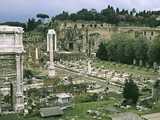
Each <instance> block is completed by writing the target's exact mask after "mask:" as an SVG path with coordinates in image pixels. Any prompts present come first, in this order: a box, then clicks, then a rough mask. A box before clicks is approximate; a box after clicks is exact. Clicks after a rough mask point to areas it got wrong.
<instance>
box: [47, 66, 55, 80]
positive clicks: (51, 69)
mask: <svg viewBox="0 0 160 120" xmlns="http://www.w3.org/2000/svg"><path fill="white" fill-rule="evenodd" d="M48 77H49V78H54V77H55V67H54V64H50V66H49V67H48Z"/></svg>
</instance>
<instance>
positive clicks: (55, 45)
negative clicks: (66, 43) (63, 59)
mask: <svg viewBox="0 0 160 120" xmlns="http://www.w3.org/2000/svg"><path fill="white" fill-rule="evenodd" d="M54 51H57V34H56V33H55V35H54Z"/></svg>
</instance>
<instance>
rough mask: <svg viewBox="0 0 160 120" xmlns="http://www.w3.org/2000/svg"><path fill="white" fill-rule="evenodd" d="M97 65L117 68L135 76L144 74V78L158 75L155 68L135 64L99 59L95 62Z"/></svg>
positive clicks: (98, 66)
mask: <svg viewBox="0 0 160 120" xmlns="http://www.w3.org/2000/svg"><path fill="white" fill-rule="evenodd" d="M95 67H97V68H105V69H110V70H116V71H119V72H126V73H130V74H133V75H135V76H138V75H139V76H143V77H144V78H156V77H158V72H155V71H154V70H153V69H151V68H150V69H149V68H145V67H139V66H134V65H126V64H120V63H115V62H109V61H100V60H97V61H96V62H95Z"/></svg>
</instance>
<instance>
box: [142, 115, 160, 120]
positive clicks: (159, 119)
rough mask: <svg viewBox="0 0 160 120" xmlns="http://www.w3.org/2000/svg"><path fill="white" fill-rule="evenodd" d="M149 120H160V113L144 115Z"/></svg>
mask: <svg viewBox="0 0 160 120" xmlns="http://www.w3.org/2000/svg"><path fill="white" fill-rule="evenodd" d="M142 117H143V118H146V119H147V120H160V113H153V114H146V115H143V116H142Z"/></svg>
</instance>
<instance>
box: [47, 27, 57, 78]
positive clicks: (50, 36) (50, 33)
mask: <svg viewBox="0 0 160 120" xmlns="http://www.w3.org/2000/svg"><path fill="white" fill-rule="evenodd" d="M53 36H55V31H54V30H48V34H47V38H48V42H49V46H48V47H49V60H50V63H49V67H48V76H49V77H50V78H53V77H54V76H55V67H54V62H53V60H54V54H53V53H54V50H53Z"/></svg>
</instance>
